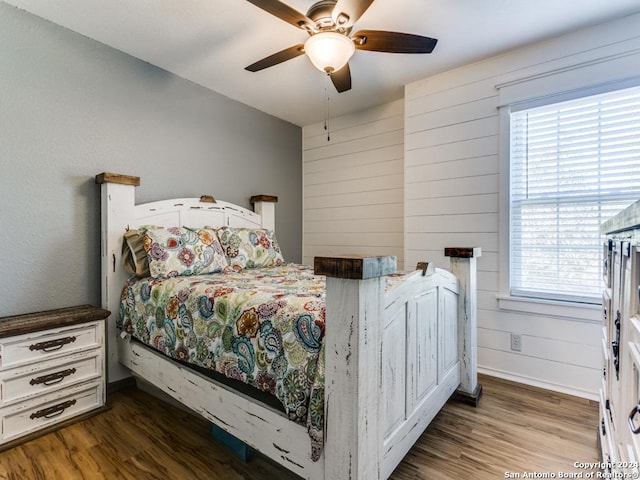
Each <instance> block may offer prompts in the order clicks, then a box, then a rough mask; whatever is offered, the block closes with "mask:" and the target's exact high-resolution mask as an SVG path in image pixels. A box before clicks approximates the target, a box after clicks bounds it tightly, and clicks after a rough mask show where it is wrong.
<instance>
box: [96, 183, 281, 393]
mask: <svg viewBox="0 0 640 480" xmlns="http://www.w3.org/2000/svg"><path fill="white" fill-rule="evenodd" d="M95 181H96V183H97V184H99V185H100V186H101V212H102V214H101V235H100V242H101V248H100V256H101V271H102V275H101V279H102V280H101V283H102V305H101V306H102V308H106V309H107V310H110V311H111V316H110V317H109V320H108V321H107V381H108V382H115V381H118V380H121V379H122V378H124V377H128V376H129V373H128V370H126V369H125V368H124V367H122V366H121V365H120V364H119V363H118V352H117V349H116V342H114V341H112V339H115V336H116V319H117V316H118V314H119V309H120V295H121V293H122V288H123V287H124V285H125V282H126V281H127V278H128V274H127V273H126V272H125V270H124V268H122V240H123V234H124V232H125V231H126V230H127V229H129V228H136V227H139V226H140V225H160V226H164V227H178V226H186V227H194V228H195V227H204V226H205V225H206V226H211V227H222V226H231V227H258V228H259V227H262V228H268V229H270V230H275V203H276V202H277V201H278V198H277V197H274V196H271V195H256V196H253V197H251V203H252V204H253V207H254V211H253V212H252V211H251V210H248V209H246V208H244V207H240V206H238V205H234V204H232V203H228V202H223V201H219V200H214V199H213V197H210V196H207V195H204V196H202V197H200V198H175V199H169V200H160V201H156V202H149V203H143V204H140V205H136V204H135V187H137V186H138V185H140V177H134V176H130V175H121V174H116V173H101V174H99V175H96V177H95Z"/></svg>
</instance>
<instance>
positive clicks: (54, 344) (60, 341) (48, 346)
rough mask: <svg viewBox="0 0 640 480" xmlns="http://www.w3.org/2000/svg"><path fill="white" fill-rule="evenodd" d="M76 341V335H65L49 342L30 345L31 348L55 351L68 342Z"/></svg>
mask: <svg viewBox="0 0 640 480" xmlns="http://www.w3.org/2000/svg"><path fill="white" fill-rule="evenodd" d="M75 341H76V337H64V338H57V339H55V340H49V341H47V342H41V343H35V344H33V345H29V350H42V351H43V352H53V351H55V350H60V349H61V348H62V347H64V346H65V345H66V344H68V343H73V342H75Z"/></svg>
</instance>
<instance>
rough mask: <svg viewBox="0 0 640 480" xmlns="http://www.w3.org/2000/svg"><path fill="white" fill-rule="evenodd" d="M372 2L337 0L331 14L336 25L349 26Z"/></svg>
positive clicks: (365, 0)
mask: <svg viewBox="0 0 640 480" xmlns="http://www.w3.org/2000/svg"><path fill="white" fill-rule="evenodd" d="M372 3H373V0H338V3H336V6H335V7H334V8H333V13H332V14H331V16H332V17H333V21H334V22H335V24H336V25H337V26H338V27H350V26H351V25H353V24H354V23H356V22H357V21H358V19H359V18H360V17H361V16H362V14H363V13H364V12H366V11H367V9H368V8H369V7H370V6H371V4H372Z"/></svg>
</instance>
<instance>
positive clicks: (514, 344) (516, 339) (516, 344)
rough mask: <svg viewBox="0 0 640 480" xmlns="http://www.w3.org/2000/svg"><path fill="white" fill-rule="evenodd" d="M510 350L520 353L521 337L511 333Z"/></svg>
mask: <svg viewBox="0 0 640 480" xmlns="http://www.w3.org/2000/svg"><path fill="white" fill-rule="evenodd" d="M511 350H513V351H514V352H521V351H522V336H521V335H518V334H515V333H512V334H511Z"/></svg>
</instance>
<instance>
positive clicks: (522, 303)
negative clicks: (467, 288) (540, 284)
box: [498, 295, 602, 323]
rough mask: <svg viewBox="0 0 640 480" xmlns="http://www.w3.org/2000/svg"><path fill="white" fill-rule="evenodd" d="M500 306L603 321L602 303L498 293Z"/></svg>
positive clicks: (530, 312) (596, 321)
mask: <svg viewBox="0 0 640 480" xmlns="http://www.w3.org/2000/svg"><path fill="white" fill-rule="evenodd" d="M498 308H499V309H500V310H508V311H512V312H519V313H529V314H536V315H544V316H547V317H560V318H567V319H571V320H578V321H581V322H587V323H601V322H602V307H601V306H600V305H589V304H580V303H569V302H559V301H554V300H539V299H535V298H525V297H512V296H509V295H498Z"/></svg>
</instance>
